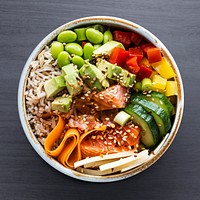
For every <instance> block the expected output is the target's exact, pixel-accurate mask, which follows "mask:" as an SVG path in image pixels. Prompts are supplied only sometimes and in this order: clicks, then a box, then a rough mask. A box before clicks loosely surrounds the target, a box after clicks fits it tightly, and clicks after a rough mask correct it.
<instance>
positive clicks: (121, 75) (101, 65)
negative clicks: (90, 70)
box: [97, 59, 135, 87]
mask: <svg viewBox="0 0 200 200" xmlns="http://www.w3.org/2000/svg"><path fill="white" fill-rule="evenodd" d="M97 67H98V69H100V70H101V71H102V72H104V73H106V75H107V78H109V79H111V80H115V81H117V82H118V83H120V84H121V85H123V86H125V87H132V86H133V84H134V81H135V75H134V74H132V73H130V72H128V71H127V70H125V69H123V68H121V67H119V66H117V65H114V64H111V63H109V62H108V61H106V60H103V59H101V60H99V61H98V62H97Z"/></svg>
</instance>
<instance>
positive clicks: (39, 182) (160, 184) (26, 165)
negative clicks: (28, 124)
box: [0, 0, 200, 200]
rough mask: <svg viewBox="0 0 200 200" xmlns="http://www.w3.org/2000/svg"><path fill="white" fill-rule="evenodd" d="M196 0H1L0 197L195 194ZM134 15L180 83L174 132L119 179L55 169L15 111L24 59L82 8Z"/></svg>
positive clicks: (198, 179)
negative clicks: (180, 108) (169, 59)
mask: <svg viewBox="0 0 200 200" xmlns="http://www.w3.org/2000/svg"><path fill="white" fill-rule="evenodd" d="M199 11H200V1H199V0H191V1H189V0H188V1H184V0H174V1H163V0H148V1H145V0H137V1H135V0H116V1H114V0H112V1H109V0H94V1H92V0H86V1H83V0H71V1H69V0H58V1H56V0H43V1H42V0H32V1H27V0H18V1H14V0H0V30H1V31H0V199H1V200H18V199H19V200H24V199H25V200H31V199H34V200H35V199H37V200H40V199H48V200H51V199H59V200H62V199H70V200H71V199H95V200H97V199H104V200H106V199H156V200H160V199H163V200H164V199H166V200H168V199H175V200H182V199H187V200H188V199H189V200H194V199H198V200H199V199H200V155H199V153H200V149H199V142H200V140H199V138H200V128H199V123H200V117H199V112H200V104H199V99H200V95H199V76H200V59H199V57H200V53H199V50H200V48H199V46H200V15H199ZM91 15H110V16H116V17H122V18H125V19H128V20H131V21H134V22H136V23H138V24H140V25H142V26H144V27H145V28H147V29H148V30H150V31H151V32H152V33H154V34H155V35H156V36H157V37H158V38H159V39H160V40H161V41H162V42H163V43H164V44H165V45H166V46H167V48H168V49H169V50H170V51H171V53H172V55H173V56H174V58H175V60H176V62H177V64H178V66H179V69H180V72H181V74H182V78H183V82H184V88H185V111H184V117H183V121H182V124H181V127H180V129H179V132H178V135H177V137H176V139H175V140H174V142H173V144H172V145H171V147H170V148H169V150H168V151H167V152H166V153H165V155H164V156H163V157H162V158H161V159H160V160H159V161H158V162H157V163H155V164H154V165H153V166H151V167H150V168H149V169H147V170H146V171H144V172H143V173H141V174H138V175H136V176H134V177H131V178H129V179H126V180H124V181H119V182H114V183H106V184H95V183H88V182H83V181H79V180H76V179H73V178H70V177H68V176H65V175H63V174H61V173H60V172H57V171H56V170H54V169H53V168H51V167H50V166H49V165H48V164H46V163H45V162H44V161H43V160H42V159H41V158H40V157H39V156H38V155H37V154H36V152H35V151H34V150H33V148H32V147H31V145H30V144H29V142H28V140H27V139H26V137H25V134H24V132H23V130H22V127H21V124H20V121H19V117H18V111H17V89H18V82H19V78H20V74H21V71H22V69H23V66H24V64H25V62H26V60H27V58H28V56H29V54H30V53H31V52H32V50H33V49H34V48H35V46H36V45H37V44H38V43H39V41H40V40H42V38H43V37H45V36H46V35H47V34H48V33H49V32H51V31H52V30H53V29H55V28H57V27H58V26H60V25H62V24H64V23H66V22H69V21H70V20H74V19H77V18H80V17H84V16H91Z"/></svg>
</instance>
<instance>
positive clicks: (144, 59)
mask: <svg viewBox="0 0 200 200" xmlns="http://www.w3.org/2000/svg"><path fill="white" fill-rule="evenodd" d="M141 64H144V65H146V66H147V67H150V64H149V61H148V60H147V58H146V57H144V58H142V60H141V62H140V65H141Z"/></svg>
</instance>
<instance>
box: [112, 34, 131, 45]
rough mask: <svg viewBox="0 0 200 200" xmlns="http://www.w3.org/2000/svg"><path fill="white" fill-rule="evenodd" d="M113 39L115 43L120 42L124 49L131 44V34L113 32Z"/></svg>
mask: <svg viewBox="0 0 200 200" xmlns="http://www.w3.org/2000/svg"><path fill="white" fill-rule="evenodd" d="M113 38H114V40H115V41H118V42H121V43H122V44H123V45H124V47H125V48H127V47H129V45H130V44H131V32H124V31H114V32H113Z"/></svg>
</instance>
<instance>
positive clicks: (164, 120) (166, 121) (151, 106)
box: [131, 96, 171, 137]
mask: <svg viewBox="0 0 200 200" xmlns="http://www.w3.org/2000/svg"><path fill="white" fill-rule="evenodd" d="M131 103H133V104H138V105H140V106H142V107H143V108H144V109H145V110H146V111H147V112H150V113H151V115H152V116H153V117H154V119H155V121H156V124H157V126H158V128H159V132H160V136H161V137H163V136H165V135H166V133H167V131H168V130H169V129H170V127H171V122H170V118H169V117H168V114H167V112H166V111H165V110H164V109H162V108H161V107H159V106H158V105H157V104H156V103H154V102H151V101H149V100H147V99H145V98H144V97H142V96H136V97H134V98H132V99H131Z"/></svg>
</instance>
